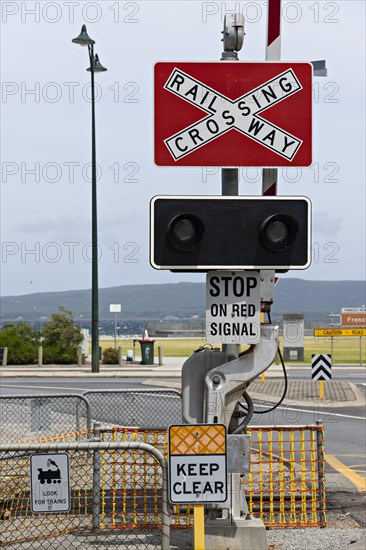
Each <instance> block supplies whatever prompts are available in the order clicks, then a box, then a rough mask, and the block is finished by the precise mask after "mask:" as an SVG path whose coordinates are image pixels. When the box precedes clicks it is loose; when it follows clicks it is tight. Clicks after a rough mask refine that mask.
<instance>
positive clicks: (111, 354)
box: [103, 348, 118, 365]
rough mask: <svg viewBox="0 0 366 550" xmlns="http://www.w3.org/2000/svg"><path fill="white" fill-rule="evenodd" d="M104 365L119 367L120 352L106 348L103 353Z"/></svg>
mask: <svg viewBox="0 0 366 550" xmlns="http://www.w3.org/2000/svg"><path fill="white" fill-rule="evenodd" d="M103 363H104V364H105V365H118V350H117V349H114V348H106V349H105V350H104V352H103Z"/></svg>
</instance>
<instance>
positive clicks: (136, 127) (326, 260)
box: [0, 0, 365, 295]
mask: <svg viewBox="0 0 366 550" xmlns="http://www.w3.org/2000/svg"><path fill="white" fill-rule="evenodd" d="M282 4H283V13H282V15H283V17H282V32H281V36H282V54H281V59H282V60H283V61H311V60H316V59H326V61H327V66H328V77H327V78H315V79H314V85H313V100H314V103H313V107H314V108H313V129H314V133H313V159H314V164H313V165H312V167H310V168H302V169H300V168H298V169H296V168H289V169H280V170H279V184H278V194H281V195H282V194H283V195H306V196H308V197H309V198H310V199H311V201H312V204H313V263H312V265H311V267H310V268H309V269H307V270H305V271H292V272H290V273H289V274H287V275H286V276H291V277H294V276H295V277H302V278H306V279H314V280H315V279H317V280H328V279H329V280H342V279H363V278H364V276H365V258H364V253H365V225H364V223H365V173H364V167H365V163H364V153H365V126H364V123H365V112H364V108H365V102H364V89H365V59H364V56H365V26H364V24H365V2H364V1H363V0H361V1H352V0H347V1H343V0H342V1H335V2H331V1H328V0H327V1H325V2H324V1H316V0H315V1H304V0H298V1H287V0H283V2H282ZM231 11H241V12H242V13H243V15H244V17H245V19H246V22H245V32H246V35H245V43H244V48H243V49H242V51H241V52H240V54H239V57H240V60H241V61H263V60H264V59H265V33H266V2H265V1H262V0H257V1H245V2H221V1H220V2H199V1H183V2H181V1H169V2H168V1H167V2H164V1H162V2H156V1H149V2H144V1H136V2H134V1H133V2H122V1H116V0H114V1H102V2H92V1H90V2H84V1H82V0H79V1H58V2H52V1H49V2H48V1H47V2H46V1H40V2H23V1H1V27H2V28H1V31H2V32H1V79H2V99H1V111H2V112H1V115H2V117H1V168H2V178H1V240H2V250H1V264H0V266H1V292H2V295H13V294H15V295H16V294H25V293H31V292H42V291H52V290H54V291H59V290H68V289H79V288H90V285H91V264H90V254H91V248H90V241H91V193H90V190H91V184H90V176H91V171H90V154H91V145H90V142H91V109H90V99H89V98H90V86H89V81H90V75H89V73H87V72H86V70H85V69H86V68H87V67H88V65H89V63H88V55H87V50H86V49H85V48H81V47H80V46H77V45H75V44H72V42H71V39H72V38H74V37H75V36H77V35H78V34H79V32H80V28H81V25H82V24H83V23H85V24H86V25H87V29H88V32H89V34H90V36H91V37H92V38H94V39H95V40H96V46H95V51H96V53H98V54H99V56H100V60H101V62H102V64H103V65H105V66H106V67H107V68H108V72H106V73H103V74H99V75H97V86H98V90H97V92H98V102H97V105H96V120H97V161H98V164H99V175H100V179H99V182H98V216H99V218H98V226H99V244H100V261H99V286H100V287H101V288H102V287H109V286H115V285H125V284H143V283H164V282H179V281H203V280H204V275H201V274H186V275H185V274H172V273H170V272H168V271H155V270H154V269H152V268H151V267H150V264H149V257H148V256H149V248H148V239H149V228H148V222H149V201H150V199H151V197H152V196H154V195H157V194H177V195H184V194H203V195H208V194H220V193H221V182H220V171H219V169H212V168H211V169H210V170H207V169H206V168H173V167H172V168H159V167H157V166H155V164H154V160H153V66H154V63H155V62H156V61H164V60H165V61H218V60H219V58H220V55H221V51H222V44H221V42H220V39H221V30H222V26H223V17H224V15H225V13H228V12H231ZM240 194H241V195H245V194H248V195H259V194H261V182H260V169H255V168H250V169H249V168H248V169H245V168H243V169H241V170H240Z"/></svg>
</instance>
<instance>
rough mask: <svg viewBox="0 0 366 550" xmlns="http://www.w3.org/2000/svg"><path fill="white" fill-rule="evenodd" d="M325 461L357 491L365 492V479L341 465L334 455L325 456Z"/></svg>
mask: <svg viewBox="0 0 366 550" xmlns="http://www.w3.org/2000/svg"><path fill="white" fill-rule="evenodd" d="M325 460H326V461H327V462H328V464H329V465H330V466H332V468H334V469H335V470H337V471H338V472H340V473H341V474H342V475H343V476H344V477H346V478H347V479H349V480H350V481H351V482H352V483H353V485H355V486H356V487H357V489H358V490H359V491H366V479H365V478H363V477H361V476H359V475H358V474H356V473H355V472H354V471H353V470H351V469H350V468H349V467H348V466H346V465H345V464H343V462H341V461H340V460H338V458H336V457H335V456H334V455H325Z"/></svg>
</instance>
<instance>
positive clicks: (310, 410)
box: [255, 403, 366, 420]
mask: <svg viewBox="0 0 366 550" xmlns="http://www.w3.org/2000/svg"><path fill="white" fill-rule="evenodd" d="M255 407H262V408H265V409H267V408H268V405H259V404H258V403H256V404H255ZM277 409H286V411H298V412H305V413H309V414H314V413H317V414H318V415H320V414H322V413H324V414H326V415H327V416H340V417H341V418H354V419H355V420H366V417H364V416H353V415H351V414H339V413H332V412H329V410H328V411H327V410H324V411H323V410H320V409H319V410H315V409H298V408H295V407H277Z"/></svg>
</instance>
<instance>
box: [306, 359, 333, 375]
mask: <svg viewBox="0 0 366 550" xmlns="http://www.w3.org/2000/svg"><path fill="white" fill-rule="evenodd" d="M311 357H312V360H311V378H312V380H331V379H332V356H331V355H327V354H326V353H323V354H322V353H316V354H314V355H312V356H311Z"/></svg>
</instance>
